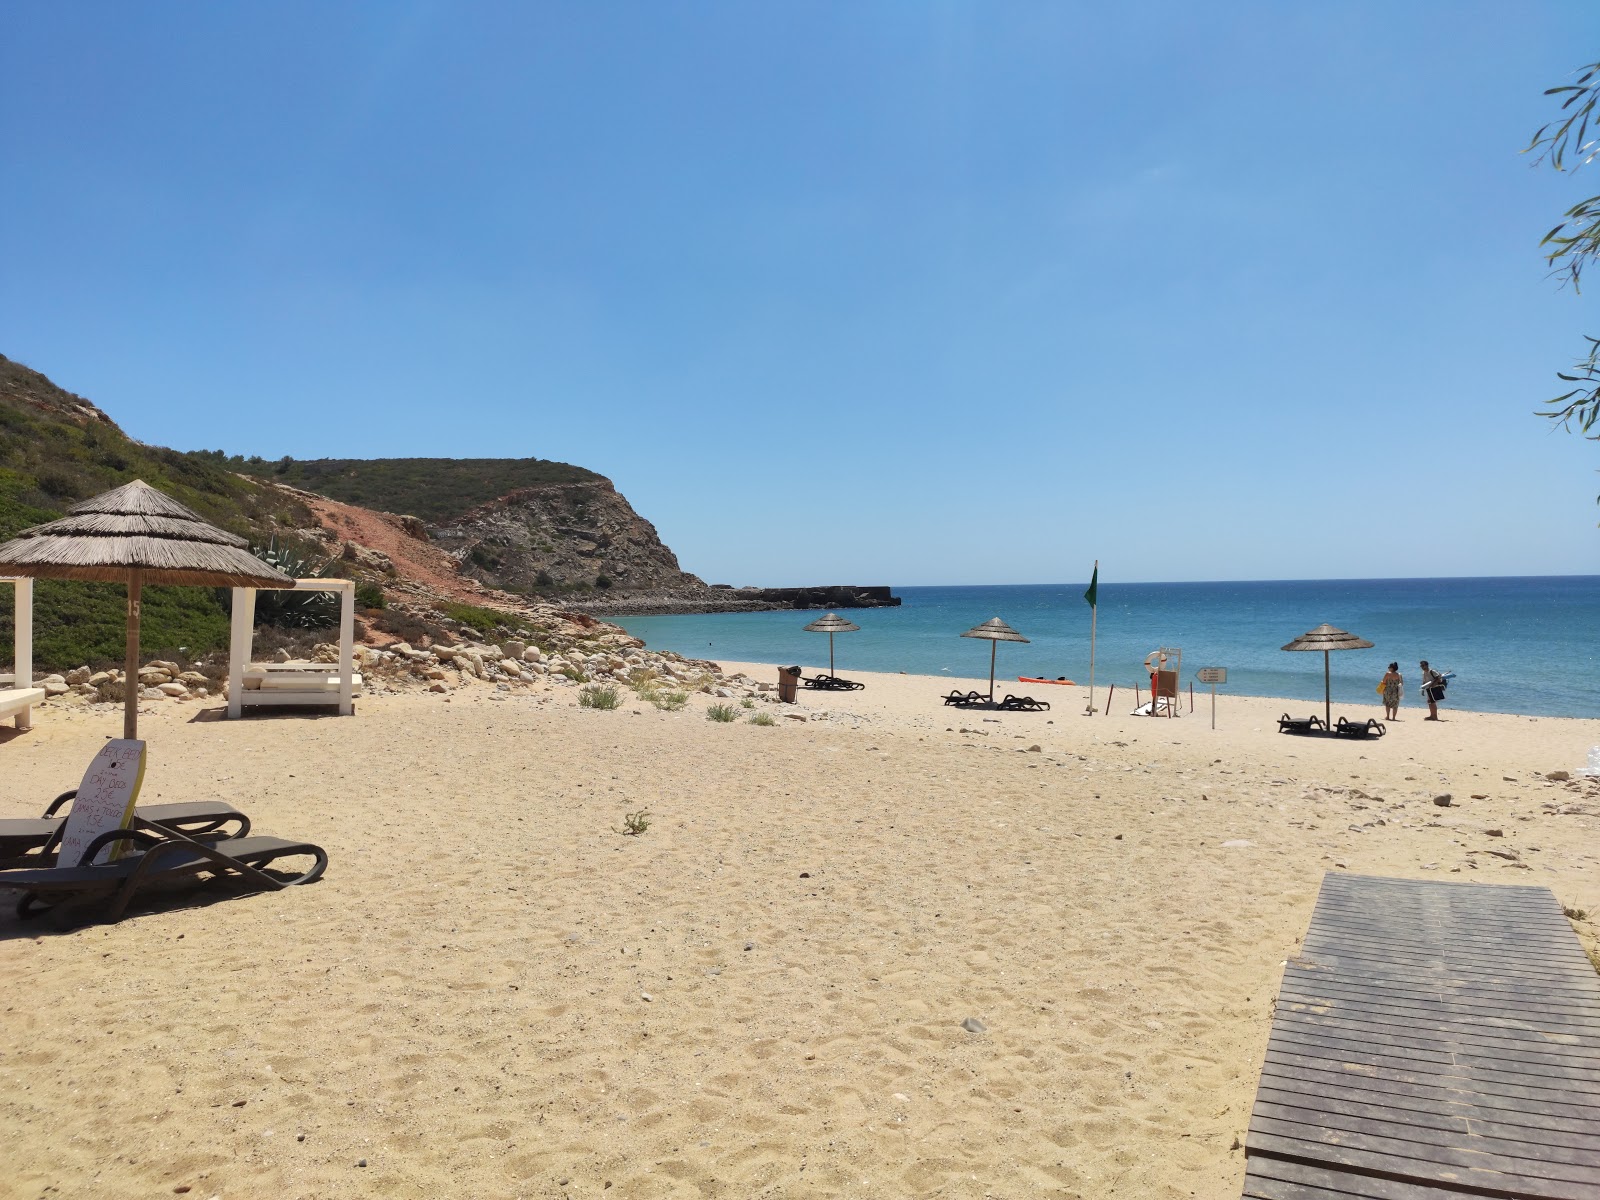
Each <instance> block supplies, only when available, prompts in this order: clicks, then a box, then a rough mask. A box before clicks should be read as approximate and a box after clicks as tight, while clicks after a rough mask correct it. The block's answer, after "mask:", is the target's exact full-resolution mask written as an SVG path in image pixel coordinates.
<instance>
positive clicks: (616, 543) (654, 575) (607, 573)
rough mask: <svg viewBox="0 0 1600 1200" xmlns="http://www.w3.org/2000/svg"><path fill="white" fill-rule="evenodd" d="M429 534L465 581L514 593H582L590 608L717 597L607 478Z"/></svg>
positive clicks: (499, 503) (545, 489) (492, 508)
mask: <svg viewBox="0 0 1600 1200" xmlns="http://www.w3.org/2000/svg"><path fill="white" fill-rule="evenodd" d="M428 533H429V536H430V537H431V538H432V540H433V543H434V544H435V545H436V546H438V547H439V548H440V549H441V550H443V551H445V552H446V553H447V554H449V555H450V556H451V557H453V558H454V559H455V560H456V561H457V563H459V564H460V569H461V571H462V573H463V574H465V575H469V576H471V577H473V578H475V579H478V580H480V581H481V582H483V583H485V584H487V585H489V586H490V587H496V588H504V589H505V590H507V591H513V592H527V593H541V594H547V595H548V594H562V593H567V594H573V595H577V594H582V597H583V603H582V605H581V607H584V608H592V607H596V606H602V607H603V606H604V604H605V601H606V599H607V598H608V594H609V593H618V594H620V593H628V594H630V595H639V594H660V595H673V596H681V597H684V598H689V597H701V598H704V599H706V600H708V601H709V600H710V599H712V598H713V596H712V589H711V588H710V587H709V586H708V585H707V584H706V583H705V582H704V581H703V580H701V579H700V578H699V577H697V576H694V575H690V574H689V573H688V572H686V571H685V570H684V569H683V568H682V567H680V566H679V565H678V556H677V555H676V554H674V553H673V552H672V551H671V550H670V549H668V547H667V546H666V545H664V544H663V543H662V541H661V537H660V535H659V534H657V533H656V527H655V526H654V525H652V524H651V523H650V522H649V521H646V520H645V519H644V518H643V517H641V516H640V515H639V514H638V513H636V512H634V510H633V506H632V505H630V504H629V503H628V501H627V500H626V499H625V498H624V497H623V496H622V495H621V494H620V493H619V492H618V491H617V489H616V488H615V487H613V486H612V484H611V482H610V481H609V480H607V479H602V478H598V477H597V478H595V479H593V480H590V481H586V482H582V483H549V484H539V485H537V486H534V487H525V488H518V489H517V490H516V491H513V492H511V493H509V494H507V495H505V496H502V497H500V498H499V499H498V500H493V501H491V502H489V503H488V504H483V505H479V506H478V507H477V508H475V509H473V510H472V511H471V512H469V513H466V514H465V515H464V516H460V517H456V518H454V519H452V520H448V521H443V522H439V523H435V524H430V525H429V527H428ZM574 603H577V602H576V600H574Z"/></svg>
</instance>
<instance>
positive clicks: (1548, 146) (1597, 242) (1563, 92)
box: [1523, 63, 1600, 440]
mask: <svg viewBox="0 0 1600 1200" xmlns="http://www.w3.org/2000/svg"><path fill="white" fill-rule="evenodd" d="M1545 95H1547V96H1561V97H1563V99H1562V101H1561V112H1562V114H1563V115H1562V116H1561V118H1560V119H1558V120H1554V121H1550V122H1548V123H1547V124H1545V125H1544V126H1543V127H1542V128H1540V130H1539V132H1537V133H1536V134H1534V135H1533V140H1532V141H1531V142H1529V143H1528V146H1527V149H1526V150H1524V151H1523V153H1524V154H1526V153H1529V152H1533V151H1537V154H1536V155H1535V158H1534V162H1536V163H1546V162H1547V163H1549V164H1550V165H1551V166H1552V167H1554V168H1555V169H1556V170H1558V171H1576V170H1578V169H1579V168H1580V167H1583V166H1585V165H1587V164H1588V163H1591V162H1593V161H1594V160H1595V158H1597V157H1600V112H1597V111H1596V103H1597V101H1600V63H1591V64H1590V65H1589V66H1586V67H1583V68H1581V69H1580V70H1579V71H1578V72H1577V76H1576V81H1575V82H1573V83H1569V84H1565V85H1563V86H1561V87H1553V88H1550V89H1549V90H1547V91H1546V92H1545ZM1591 133H1593V134H1594V135H1595V136H1590V135H1591ZM1539 245H1540V246H1541V247H1543V248H1544V250H1545V261H1546V262H1548V263H1549V264H1550V268H1551V271H1552V273H1554V274H1555V275H1556V277H1557V278H1562V279H1565V280H1566V281H1567V282H1569V283H1571V284H1572V288H1573V290H1574V291H1581V290H1582V285H1583V270H1584V268H1585V267H1586V266H1588V265H1589V264H1590V263H1592V262H1595V261H1596V260H1600V196H1590V197H1589V198H1588V199H1587V200H1580V201H1579V202H1578V203H1577V204H1574V205H1573V206H1572V207H1571V208H1569V209H1568V210H1567V211H1566V212H1565V213H1563V214H1562V217H1561V222H1560V224H1558V225H1557V226H1556V227H1555V228H1554V229H1552V230H1551V231H1550V232H1549V233H1547V234H1545V235H1544V239H1543V240H1542V241H1541V242H1540V243H1539ZM1584 340H1585V341H1586V342H1588V343H1589V353H1588V354H1587V355H1585V356H1584V357H1583V358H1581V359H1579V360H1578V362H1577V363H1576V364H1574V365H1573V367H1572V368H1571V370H1570V371H1558V372H1557V373H1556V376H1557V378H1559V379H1560V380H1561V381H1562V382H1563V383H1567V384H1571V385H1572V386H1571V387H1570V388H1569V389H1568V390H1567V391H1566V392H1564V393H1562V394H1561V395H1559V396H1557V397H1555V398H1554V399H1552V400H1550V401H1547V402H1546V404H1545V407H1544V408H1543V409H1542V410H1540V411H1541V415H1543V416H1546V417H1549V418H1550V419H1551V420H1553V421H1556V422H1557V423H1559V424H1560V425H1561V426H1562V427H1563V428H1565V429H1574V430H1576V431H1577V432H1579V433H1581V434H1582V435H1583V436H1584V437H1587V438H1594V439H1596V440H1600V430H1597V429H1596V428H1595V426H1596V424H1597V422H1600V338H1592V337H1587V336H1586V337H1585V338H1584Z"/></svg>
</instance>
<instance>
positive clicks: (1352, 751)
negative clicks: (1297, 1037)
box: [0, 663, 1600, 1200]
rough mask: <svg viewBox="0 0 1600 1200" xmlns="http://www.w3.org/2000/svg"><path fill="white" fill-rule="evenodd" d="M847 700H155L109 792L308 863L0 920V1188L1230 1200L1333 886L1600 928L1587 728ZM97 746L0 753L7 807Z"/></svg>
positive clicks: (104, 727)
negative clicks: (67, 921) (665, 707)
mask: <svg viewBox="0 0 1600 1200" xmlns="http://www.w3.org/2000/svg"><path fill="white" fill-rule="evenodd" d="M723 665H724V667H725V668H726V669H730V670H741V669H742V670H745V671H746V672H747V673H748V674H749V675H750V676H751V677H752V678H755V679H760V680H771V679H773V678H775V671H774V669H773V668H772V667H770V666H751V665H744V666H741V665H739V664H726V663H725V664H723ZM851 674H852V675H853V676H854V677H855V678H859V679H861V680H863V681H865V682H866V683H867V685H868V686H867V689H866V690H865V691H862V692H856V693H848V694H818V693H811V692H805V691H802V692H801V694H800V703H799V704H798V705H795V706H780V705H777V704H773V703H770V702H761V703H758V705H757V707H756V709H754V710H751V711H759V712H768V713H771V714H772V715H773V716H774V717H775V718H776V725H775V726H772V727H763V726H757V725H753V724H750V723H748V722H747V721H745V720H743V719H741V720H740V721H739V722H738V723H734V724H719V723H714V722H711V721H709V720H707V719H706V717H705V707H706V704H707V702H708V700H707V697H705V696H696V697H695V698H694V699H693V700H692V701H691V703H690V706H689V707H688V708H687V709H685V710H684V711H681V712H677V713H668V712H661V711H657V710H656V709H654V708H652V707H651V706H649V705H647V704H642V703H639V702H637V701H630V702H629V703H625V704H624V706H623V708H622V709H620V710H617V711H595V710H589V709H582V708H580V707H578V705H577V703H576V693H575V689H572V688H567V687H559V686H555V685H552V684H546V685H542V690H541V689H540V688H535V689H532V690H526V691H505V692H500V691H496V690H495V689H494V688H493V687H492V686H489V685H484V684H475V685H471V686H462V687H460V688H458V689H457V690H454V691H452V692H451V693H450V694H449V696H448V697H441V696H436V695H427V694H406V695H385V696H372V697H368V698H364V699H362V700H361V701H360V702H359V703H358V708H357V713H356V715H355V716H354V717H350V718H339V717H303V716H292V715H285V714H274V715H269V716H264V717H253V718H249V719H246V720H242V721H227V720H223V719H220V711H219V708H220V706H219V705H217V704H215V703H213V704H211V705H209V706H206V705H203V704H177V703H167V704H155V705H152V706H151V707H150V709H149V711H148V713H147V714H146V715H144V716H143V717H142V718H141V722H142V724H141V730H142V733H143V736H145V737H146V738H147V740H148V742H149V744H150V757H149V766H148V772H147V777H146V782H145V790H144V792H143V795H142V797H141V798H142V799H143V800H144V801H145V802H151V803H153V802H156V801H158V800H182V799H197V798H204V797H219V798H223V799H226V800H228V801H229V802H231V803H233V804H235V805H237V806H238V807H240V808H243V809H246V810H247V811H248V812H249V813H250V814H251V816H252V817H253V818H254V820H255V824H256V829H257V831H258V832H262V833H271V834H279V835H284V836H294V837H301V838H305V839H309V840H312V841H316V842H318V843H319V844H321V845H322V846H324V847H325V848H326V849H327V851H328V853H329V855H330V857H331V865H330V867H329V869H328V872H327V875H326V877H325V878H324V879H323V880H322V881H321V882H319V883H317V884H315V885H312V886H309V887H305V888H297V889H291V890H288V891H285V892H280V893H272V894H246V893H243V892H240V891H237V890H233V889H230V888H229V887H227V886H225V885H212V886H208V887H206V888H202V889H180V890H173V891H166V892H163V893H162V894H160V895H159V896H157V897H155V898H153V899H147V900H145V901H142V902H139V903H137V904H136V906H135V908H134V910H133V911H132V912H131V913H130V915H129V916H128V917H127V918H125V919H124V920H123V921H122V922H121V923H120V924H118V925H115V926H104V925H89V926H85V927H81V928H77V929H72V930H68V931H65V932H58V931H55V930H53V929H52V928H51V927H50V925H49V924H48V923H40V922H27V923H24V922H20V921H18V920H17V919H16V918H15V917H14V916H13V915H12V913H11V911H10V910H11V899H12V894H11V893H9V892H7V893H3V894H0V901H3V902H4V907H3V911H0V970H3V972H4V978H5V979H6V980H7V983H8V986H7V988H6V991H5V997H4V1001H3V1006H4V1021H3V1029H4V1036H3V1039H0V1129H3V1130H4V1132H5V1145H6V1160H7V1163H6V1168H5V1175H4V1177H3V1179H0V1194H3V1195H6V1196H16V1197H44V1196H65V1197H130V1196H156V1195H172V1194H174V1193H180V1194H188V1195H190V1196H198V1197H211V1196H218V1197H258V1196H294V1197H346V1196H367V1195H384V1196H396V1197H433V1196H441V1195H468V1194H471V1195H478V1196H485V1197H500V1196H506V1197H512V1196H526V1197H600V1196H605V1197H607V1198H608V1200H611V1198H617V1200H622V1198H634V1197H701V1196H704V1197H729V1198H734V1197H755V1196H770V1197H780V1196H781V1197H808V1196H850V1197H886V1198H887V1197H904V1196H938V1197H990V1196H992V1197H1012V1198H1021V1197H1032V1196H1064V1197H1086V1198H1087V1197H1104V1196H1111V1195H1121V1196H1129V1197H1136V1198H1142V1197H1151V1198H1162V1200H1165V1198H1178V1197H1191V1196H1194V1197H1203V1198H1209V1200H1224V1198H1231V1197H1234V1196H1237V1195H1238V1193H1239V1187H1240V1182H1241V1180H1242V1177H1243V1172H1244V1164H1243V1155H1242V1151H1241V1150H1240V1148H1239V1144H1240V1139H1241V1138H1242V1135H1243V1133H1244V1129H1245V1124H1246V1121H1247V1119H1248V1114H1249V1110H1250V1105H1251V1102H1252V1098H1253V1096H1254V1093H1255V1088H1256V1080H1257V1075H1258V1072H1259V1069H1260V1061H1261V1055H1262V1051H1263V1048H1264V1046H1265V1043H1266V1038H1267V1032H1268V1024H1269V1021H1270V1017H1271V1011H1272V1001H1273V996H1274V993H1275V992H1276V989H1277V986H1278V981H1279V976H1280V973H1281V970H1282V964H1283V962H1284V960H1285V959H1286V958H1288V957H1289V956H1291V955H1292V954H1293V953H1294V952H1295V950H1296V948H1297V945H1298V942H1299V938H1300V936H1301V935H1302V934H1303V932H1304V930H1305V927H1306V924H1307V921H1308V920H1309V918H1310V914H1311V909H1312V905H1313V902H1314V900H1315V897H1316V893H1317V888H1318V886H1319V884H1320V882H1321V879H1322V876H1323V873H1324V872H1327V871H1350V872H1356V873H1367V874H1379V875H1396V876H1405V877H1413V878H1440V879H1454V880H1463V879H1470V880H1472V881H1474V882H1481V883H1485V884H1494V883H1517V884H1538V885H1543V886H1547V887H1549V888H1551V889H1552V890H1553V891H1554V892H1555V894H1556V896H1557V897H1558V898H1559V899H1560V900H1561V901H1562V903H1563V904H1565V905H1566V906H1568V908H1569V909H1570V910H1572V911H1573V912H1574V913H1576V912H1578V911H1582V912H1585V913H1588V914H1596V913H1600V870H1597V867H1600V859H1597V857H1596V855H1597V854H1600V848H1597V842H1596V832H1597V830H1600V782H1597V781H1593V780H1590V779H1587V778H1584V777H1581V776H1579V774H1578V772H1579V770H1580V769H1581V768H1582V767H1583V766H1584V765H1585V759H1586V756H1587V753H1588V751H1589V748H1590V747H1591V746H1594V745H1596V744H1600V721H1597V720H1571V719H1556V718H1526V717H1513V716H1503V715H1493V714H1467V713H1459V712H1452V711H1450V710H1449V708H1448V706H1446V708H1445V711H1444V716H1445V718H1446V719H1445V720H1443V721H1441V722H1439V723H1437V724H1434V723H1425V722H1424V721H1423V720H1422V719H1421V718H1422V716H1423V715H1424V712H1423V710H1422V708H1421V707H1420V706H1418V705H1415V704H1412V703H1408V705H1407V706H1406V707H1405V708H1404V709H1403V710H1402V717H1403V719H1402V720H1401V721H1399V722H1397V723H1394V724H1392V725H1391V726H1390V731H1389V735H1388V736H1387V737H1384V738H1383V739H1381V740H1378V741H1368V742H1352V741H1345V740H1335V739H1302V738H1294V737H1288V736H1282V735H1280V734H1278V732H1277V725H1276V718H1277V716H1278V715H1279V714H1280V713H1281V712H1284V711H1285V710H1286V709H1292V710H1293V711H1296V712H1300V713H1302V715H1304V714H1305V713H1309V712H1310V711H1311V706H1309V705H1307V704H1306V703H1305V702H1303V701H1302V702H1296V703H1292V704H1291V703H1289V702H1285V701H1281V700H1269V699H1245V698H1237V697H1231V696H1229V695H1227V694H1226V692H1224V693H1223V694H1222V695H1221V696H1220V698H1219V700H1218V703H1217V712H1216V725H1217V727H1216V728H1215V729H1212V728H1211V724H1210V709H1209V700H1208V698H1207V697H1206V696H1204V695H1200V694H1197V696H1196V701H1195V704H1196V707H1195V711H1194V712H1193V713H1192V714H1191V713H1189V712H1188V711H1187V704H1185V706H1184V713H1183V715H1182V716H1181V717H1179V718H1176V719H1170V720H1168V719H1149V718H1139V717H1134V716H1131V715H1129V713H1128V710H1129V709H1130V708H1131V707H1132V704H1131V698H1130V699H1129V702H1126V703H1125V702H1124V698H1123V697H1122V696H1121V694H1120V693H1119V695H1118V698H1117V703H1116V705H1115V706H1114V708H1113V709H1112V711H1111V712H1110V713H1109V714H1107V713H1104V712H1102V713H1100V714H1097V715H1094V716H1087V715H1085V714H1084V712H1083V710H1084V707H1085V704H1086V699H1087V689H1085V688H1081V687H1049V686H1031V687H1026V688H1025V687H1024V686H1021V685H1017V684H1015V683H1014V682H1012V683H1010V684H1005V683H1002V685H1001V690H1002V691H1004V690H1011V691H1022V690H1031V692H1032V694H1034V695H1037V696H1041V698H1047V699H1049V700H1050V701H1052V703H1053V705H1054V707H1053V709H1052V710H1051V711H1050V712H1048V713H1038V714H996V713H984V712H962V711H958V710H954V709H948V708H944V707H941V706H940V704H939V700H938V697H939V695H940V694H941V693H942V692H944V691H947V690H949V689H950V688H951V687H952V686H960V687H963V688H964V687H969V686H970V687H978V688H980V689H982V688H984V687H986V686H987V681H986V680H979V681H972V680H952V679H949V678H926V677H917V676H893V675H870V674H858V673H851ZM1103 698H1104V694H1103V691H1102V693H1101V696H1100V699H1101V701H1102V703H1103ZM1375 699H1376V697H1374V700H1375ZM1317 711H1318V712H1319V714H1320V711H1321V710H1320V706H1318V708H1317ZM1341 712H1345V713H1346V714H1347V715H1350V716H1359V717H1362V718H1365V717H1367V716H1381V715H1382V712H1381V706H1377V705H1374V706H1373V707H1372V708H1371V709H1370V711H1359V712H1358V711H1355V710H1352V709H1350V708H1349V707H1348V706H1345V707H1342V708H1341V707H1340V706H1336V707H1335V713H1334V715H1335V716H1336V717H1337V716H1338V715H1340V713H1341ZM740 715H741V718H743V717H746V716H748V715H750V714H749V713H748V712H745V711H744V710H741V713H740ZM801 716H803V717H804V718H805V720H804V721H801V720H797V719H792V718H795V717H801ZM119 729H120V720H119V718H118V717H116V716H115V715H113V714H108V713H98V712H84V711H66V710H62V709H60V708H56V707H47V708H44V709H42V710H40V711H38V712H37V713H36V714H35V724H34V728H33V730H32V731H31V732H28V733H24V734H14V733H12V732H11V731H10V730H9V729H8V730H7V731H6V732H5V733H4V734H0V759H3V761H4V765H5V777H6V780H7V786H6V788H5V794H4V796H3V798H0V815H3V816H29V815H37V813H38V812H39V811H40V810H41V809H42V807H43V805H44V804H45V803H46V802H47V801H48V800H49V799H50V798H51V797H53V796H54V795H56V794H57V793H58V792H60V791H62V790H64V789H66V788H69V787H72V786H74V785H75V784H76V783H77V781H78V778H79V777H80V776H81V774H82V772H83V769H84V767H85V765H86V764H87V762H88V761H89V759H90V757H91V756H92V754H93V753H94V751H95V750H96V748H97V747H98V746H99V745H100V744H101V743H102V741H103V740H104V738H106V737H109V736H115V735H116V734H117V732H118V731H119ZM1559 771H1567V772H1571V776H1572V777H1571V779H1569V780H1557V781H1553V780H1550V779H1548V778H1546V776H1547V775H1549V774H1550V773H1552V772H1559ZM1446 793H1448V794H1449V795H1450V797H1451V801H1450V804H1449V806H1448V807H1441V806H1439V805H1438V804H1436V803H1435V797H1438V796H1441V795H1443V794H1446ZM639 810H648V812H649V813H650V814H652V817H653V820H652V823H651V824H650V826H649V829H648V830H647V831H646V832H645V833H644V834H642V835H640V836H625V835H623V834H622V833H619V832H618V830H619V828H620V827H621V826H622V824H623V818H624V816H625V814H628V813H633V812H637V811H639ZM1574 925H1575V927H1576V928H1577V929H1578V931H1579V933H1580V936H1581V937H1582V938H1583V940H1584V943H1585V945H1586V946H1587V947H1588V948H1589V950H1590V952H1591V954H1593V953H1595V950H1596V937H1595V935H1596V930H1597V926H1596V924H1595V921H1594V918H1593V916H1585V917H1582V918H1578V919H1575V921H1574ZM969 1018H970V1019H971V1022H970V1024H971V1025H972V1026H973V1028H974V1029H976V1030H978V1031H976V1032H974V1031H972V1030H971V1029H969V1028H966V1027H964V1025H963V1023H964V1022H968V1021H969ZM363 1164H364V1165H363Z"/></svg>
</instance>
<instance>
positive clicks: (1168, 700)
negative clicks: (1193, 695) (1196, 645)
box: [1137, 646, 1183, 717]
mask: <svg viewBox="0 0 1600 1200" xmlns="http://www.w3.org/2000/svg"><path fill="white" fill-rule="evenodd" d="M1144 669H1145V670H1146V671H1147V672H1149V674H1150V703H1149V704H1145V705H1142V706H1140V708H1139V709H1138V710H1137V712H1138V714H1139V715H1140V716H1147V717H1175V716H1177V715H1178V680H1179V679H1180V678H1182V676H1183V651H1182V650H1181V649H1179V648H1178V647H1177V646H1160V647H1158V648H1156V649H1154V650H1152V651H1150V653H1149V654H1147V655H1145V659H1144Z"/></svg>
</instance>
